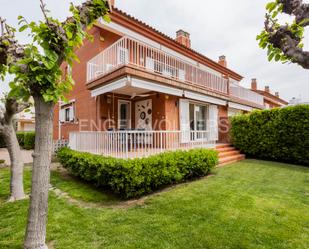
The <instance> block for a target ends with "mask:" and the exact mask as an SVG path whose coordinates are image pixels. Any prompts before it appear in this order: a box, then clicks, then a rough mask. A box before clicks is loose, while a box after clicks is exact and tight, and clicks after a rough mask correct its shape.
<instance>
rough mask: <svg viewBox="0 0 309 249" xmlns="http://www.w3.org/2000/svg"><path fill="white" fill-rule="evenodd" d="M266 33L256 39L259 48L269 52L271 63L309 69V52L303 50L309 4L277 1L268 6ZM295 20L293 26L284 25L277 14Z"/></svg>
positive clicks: (308, 24)
mask: <svg viewBox="0 0 309 249" xmlns="http://www.w3.org/2000/svg"><path fill="white" fill-rule="evenodd" d="M266 10H267V14H266V20H265V23H264V26H265V27H264V30H263V31H262V32H261V34H260V35H258V36H257V40H258V41H259V46H260V47H261V48H263V49H266V48H267V50H268V60H269V61H271V60H275V61H282V62H283V63H286V62H289V61H290V62H292V63H296V64H298V65H300V66H302V67H303V68H305V69H309V51H304V49H303V47H304V44H303V39H304V31H305V27H307V26H309V4H308V3H303V1H302V0H276V1H274V2H270V3H268V4H267V6H266ZM281 13H284V14H288V15H291V16H293V17H294V21H293V23H291V24H289V23H286V24H284V25H281V24H280V23H279V21H278V19H277V16H278V14H281Z"/></svg>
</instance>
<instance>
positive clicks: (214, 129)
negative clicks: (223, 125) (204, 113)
mask: <svg viewBox="0 0 309 249" xmlns="http://www.w3.org/2000/svg"><path fill="white" fill-rule="evenodd" d="M208 127H209V129H208V130H209V131H210V135H209V139H210V140H211V141H217V140H218V139H219V129H218V106H216V105H210V106H209V112H208Z"/></svg>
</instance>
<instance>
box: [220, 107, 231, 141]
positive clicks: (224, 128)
mask: <svg viewBox="0 0 309 249" xmlns="http://www.w3.org/2000/svg"><path fill="white" fill-rule="evenodd" d="M218 116H219V120H218V122H219V142H221V143H226V142H228V141H229V137H228V130H229V119H228V107H227V106H219V113H218Z"/></svg>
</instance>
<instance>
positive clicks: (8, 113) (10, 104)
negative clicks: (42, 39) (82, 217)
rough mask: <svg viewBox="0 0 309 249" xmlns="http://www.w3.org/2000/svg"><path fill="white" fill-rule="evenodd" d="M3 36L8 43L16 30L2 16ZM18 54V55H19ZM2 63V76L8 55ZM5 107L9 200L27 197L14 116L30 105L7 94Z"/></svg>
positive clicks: (2, 130) (0, 118)
mask: <svg viewBox="0 0 309 249" xmlns="http://www.w3.org/2000/svg"><path fill="white" fill-rule="evenodd" d="M0 26H1V37H0V44H8V43H9V41H10V40H11V39H12V37H14V30H13V29H12V28H11V27H10V26H8V25H7V24H5V21H4V20H2V19H1V18H0ZM5 48H6V47H5V46H3V45H2V46H0V54H1V53H3V52H4V51H5ZM17 56H18V55H17ZM1 58H2V61H1V64H0V67H1V65H2V70H1V72H2V73H1V75H0V76H2V77H1V78H3V77H4V76H5V75H6V73H7V65H8V57H1ZM3 102H4V108H1V109H0V134H2V136H3V138H4V142H5V144H6V147H7V150H8V152H9V155H10V160H11V167H10V170H11V182H10V198H9V201H10V202H13V201H17V200H22V199H24V198H26V195H25V192H24V184H23V170H24V163H23V160H22V157H21V151H20V147H19V143H18V140H17V137H16V132H15V129H14V124H13V118H14V116H15V114H17V113H20V112H22V111H23V110H25V109H27V108H28V107H29V106H30V105H29V104H28V103H25V102H21V101H19V100H17V99H16V98H12V97H9V96H6V97H5V98H4V100H3Z"/></svg>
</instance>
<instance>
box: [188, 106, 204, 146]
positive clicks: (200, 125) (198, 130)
mask: <svg viewBox="0 0 309 249" xmlns="http://www.w3.org/2000/svg"><path fill="white" fill-rule="evenodd" d="M189 114H190V130H191V131H195V132H192V133H191V140H197V139H202V138H203V137H204V135H205V134H204V133H203V132H202V131H206V130H207V106H204V105H197V104H190V106H189Z"/></svg>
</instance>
